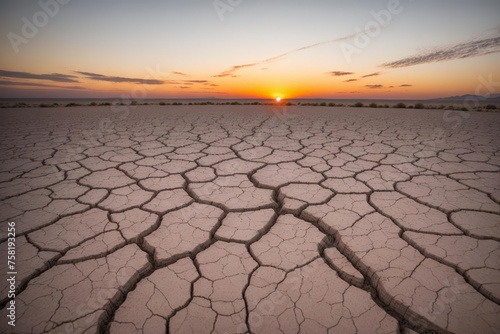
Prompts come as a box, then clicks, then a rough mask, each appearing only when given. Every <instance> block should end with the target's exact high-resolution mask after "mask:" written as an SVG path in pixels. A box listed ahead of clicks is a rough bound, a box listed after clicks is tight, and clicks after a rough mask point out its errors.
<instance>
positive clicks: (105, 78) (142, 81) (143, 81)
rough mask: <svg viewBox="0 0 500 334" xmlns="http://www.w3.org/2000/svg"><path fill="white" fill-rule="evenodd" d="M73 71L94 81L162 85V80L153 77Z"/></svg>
mask: <svg viewBox="0 0 500 334" xmlns="http://www.w3.org/2000/svg"><path fill="white" fill-rule="evenodd" d="M75 72H76V73H79V74H81V75H83V76H85V77H86V78H87V79H90V80H95V81H107V82H115V83H123V82H131V83H136V84H142V85H162V84H163V83H164V81H162V80H154V79H137V78H123V77H113V76H107V75H103V74H98V73H92V72H81V71H75Z"/></svg>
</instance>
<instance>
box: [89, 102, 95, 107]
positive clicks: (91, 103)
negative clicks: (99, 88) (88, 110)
mask: <svg viewBox="0 0 500 334" xmlns="http://www.w3.org/2000/svg"><path fill="white" fill-rule="evenodd" d="M96 105H97V103H95V102H90V103H89V106H91V107H95V106H96Z"/></svg>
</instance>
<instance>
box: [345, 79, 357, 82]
mask: <svg viewBox="0 0 500 334" xmlns="http://www.w3.org/2000/svg"><path fill="white" fill-rule="evenodd" d="M354 81H358V79H349V80H345V81H344V82H354Z"/></svg>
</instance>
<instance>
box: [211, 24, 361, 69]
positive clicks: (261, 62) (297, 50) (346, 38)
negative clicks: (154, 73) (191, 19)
mask: <svg viewBox="0 0 500 334" xmlns="http://www.w3.org/2000/svg"><path fill="white" fill-rule="evenodd" d="M364 33H365V31H360V32H357V33H354V34H351V35H347V36H344V37H339V38H335V39H330V40H327V41H323V42H318V43H314V44H310V45H306V46H303V47H300V48H298V49H294V50H291V51H288V52H285V53H282V54H280V55H278V56H275V57H271V58H267V59H264V60H262V61H259V62H255V63H249V64H243V65H235V66H231V67H230V68H229V69H227V70H225V71H223V72H221V73H219V74H217V75H213V76H212V77H214V78H223V77H227V76H230V75H231V74H233V73H234V72H236V71H239V70H241V69H243V68H248V67H253V66H258V65H263V64H268V63H272V62H275V61H277V60H281V59H283V58H284V57H286V56H289V55H291V54H293V53H296V52H301V51H304V50H308V49H312V48H315V47H318V46H321V45H326V44H331V43H336V42H341V41H345V40H349V39H353V38H355V37H357V36H359V35H362V34H364Z"/></svg>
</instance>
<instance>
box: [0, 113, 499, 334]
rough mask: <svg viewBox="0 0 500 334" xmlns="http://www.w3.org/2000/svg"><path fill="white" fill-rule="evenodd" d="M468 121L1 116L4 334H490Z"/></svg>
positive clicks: (474, 128) (488, 191)
mask: <svg viewBox="0 0 500 334" xmlns="http://www.w3.org/2000/svg"><path fill="white" fill-rule="evenodd" d="M188 109H189V110H188ZM265 109H269V110H265ZM468 116H469V117H468V118H467V119H462V122H461V124H458V125H460V126H459V127H457V128H455V129H453V128H452V127H453V126H456V125H457V123H456V122H452V123H446V122H444V121H443V119H444V118H443V112H438V111H425V110H388V109H385V110H383V109H359V110H358V109H352V108H351V109H349V108H328V109H323V108H314V109H308V108H300V107H296V108H295V107H293V108H289V109H288V110H281V112H280V113H277V114H273V113H272V110H271V107H265V106H261V107H237V108H235V107H225V106H224V107H222V106H220V107H219V106H218V107H191V106H183V107H179V108H170V109H168V108H165V107H163V108H162V107H145V106H141V107H139V108H138V109H134V110H131V111H130V112H129V113H114V112H112V111H111V109H110V108H101V107H97V108H66V109H62V108H61V109H45V110H36V109H21V110H13V109H11V110H9V109H4V110H2V112H1V113H0V118H1V123H0V150H1V155H0V159H1V164H0V200H1V203H0V217H1V222H2V226H3V227H2V231H1V234H0V236H1V239H0V242H1V243H0V253H1V258H2V259H3V260H2V262H1V263H0V270H1V271H2V272H3V273H6V272H7V271H8V269H7V263H6V261H4V260H5V259H6V258H7V242H6V240H7V227H6V223H7V222H9V221H14V222H15V223H16V233H17V238H16V254H17V258H16V260H17V261H16V269H17V272H18V274H17V281H16V291H17V295H16V316H17V321H16V326H15V327H10V326H7V321H6V320H5V319H6V313H7V310H6V308H7V302H8V299H7V290H8V286H7V285H6V281H5V279H4V280H2V283H1V284H2V285H1V286H0V287H1V289H2V293H1V300H0V302H1V305H0V306H1V307H2V316H1V317H0V319H2V321H1V323H0V329H1V333H99V332H105V333H112V334H114V333H120V334H121V333H404V334H409V333H429V332H433V333H499V332H500V247H499V246H500V177H499V171H500V130H499V129H500V115H499V114H485V113H471V114H469V115H468ZM103 124H104V125H103ZM106 124H107V126H106ZM110 124H112V125H113V126H110ZM100 129H101V130H100Z"/></svg>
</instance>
